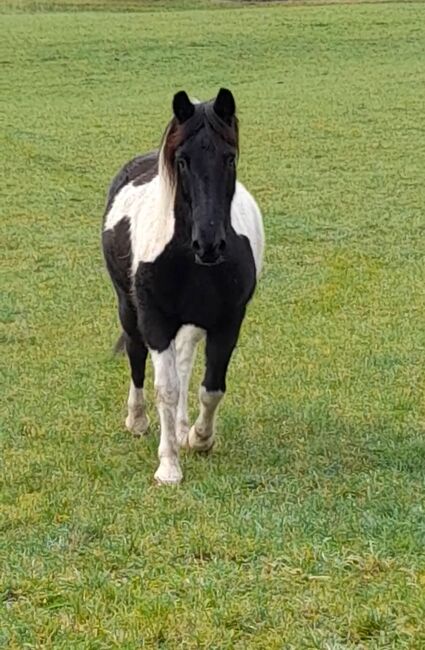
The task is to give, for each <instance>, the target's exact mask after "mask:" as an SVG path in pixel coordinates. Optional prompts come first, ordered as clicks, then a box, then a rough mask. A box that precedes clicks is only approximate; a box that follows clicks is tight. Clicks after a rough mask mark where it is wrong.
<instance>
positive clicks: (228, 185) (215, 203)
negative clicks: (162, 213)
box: [173, 90, 237, 265]
mask: <svg viewBox="0 0 425 650" xmlns="http://www.w3.org/2000/svg"><path fill="white" fill-rule="evenodd" d="M173 108H174V114H175V116H176V118H177V120H178V121H179V122H180V123H181V120H184V118H185V117H186V119H190V117H192V116H194V124H195V128H194V130H193V133H191V134H190V137H188V138H186V139H184V140H183V141H182V142H181V144H180V145H179V146H178V148H177V149H176V153H175V160H174V164H175V173H176V178H177V184H178V188H179V193H180V196H181V197H182V198H183V201H184V208H185V212H186V214H187V215H188V217H189V219H190V223H191V231H192V232H191V238H192V248H193V250H194V253H195V260H196V262H197V263H199V264H208V265H213V264H219V263H220V262H222V261H224V259H225V249H226V238H227V233H228V231H229V227H230V209H231V204H232V198H233V195H234V192H235V183H236V155H237V132H236V131H237V126H236V118H235V102H234V99H233V96H232V94H231V92H230V91H228V90H221V91H220V92H219V94H218V96H217V98H216V100H215V102H214V104H212V105H207V106H203V105H199V106H196V107H195V106H193V104H191V102H190V100H189V98H188V97H187V95H186V93H178V94H177V95H176V96H175V98H174V102H173ZM196 111H198V112H199V115H196V114H195V113H196ZM201 111H202V113H201ZM207 111H210V112H209V114H208V113H207ZM212 111H214V115H211V112H212ZM194 114H195V115H194ZM208 115H209V117H208ZM187 116H189V117H187ZM217 117H218V118H219V120H220V122H219V120H217ZM201 118H202V119H201ZM209 118H210V119H209ZM214 120H217V124H220V123H221V129H216V128H214ZM232 129H234V130H235V133H233V136H234V137H228V138H226V137H223V133H226V132H227V130H228V132H229V135H231V134H232ZM220 130H221V131H222V133H220Z"/></svg>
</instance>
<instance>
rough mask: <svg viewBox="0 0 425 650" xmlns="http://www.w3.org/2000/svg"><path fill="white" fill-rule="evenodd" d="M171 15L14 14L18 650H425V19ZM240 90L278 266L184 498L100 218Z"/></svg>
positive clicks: (11, 509)
mask: <svg viewBox="0 0 425 650" xmlns="http://www.w3.org/2000/svg"><path fill="white" fill-rule="evenodd" d="M79 4H81V8H79V7H78V5H79ZM135 4H136V3H135V2H129V6H130V8H131V9H133V10H134V5H135ZM157 4H158V5H159V6H156V5H155V3H153V2H152V3H150V4H148V3H147V4H146V5H144V6H143V7H142V9H143V10H141V11H132V12H131V13H126V12H125V11H121V10H120V9H124V8H125V6H126V2H125V1H124V0H123V1H122V2H121V3H120V2H117V1H115V2H111V3H110V7H109V8H108V2H107V1H106V0H105V2H102V3H100V2H99V3H96V2H93V3H92V6H91V5H90V3H89V2H77V1H76V2H73V3H71V2H69V3H63V5H60V3H58V2H56V3H55V2H53V1H52V2H44V3H43V2H36V1H34V2H31V1H27V2H17V1H16V2H9V3H7V2H6V3H3V4H2V8H1V10H0V12H1V13H0V35H1V38H0V65H1V98H0V103H1V111H0V112H1V114H2V120H1V121H2V128H1V133H0V139H1V154H2V158H3V166H2V169H3V171H2V177H1V178H2V182H1V189H0V194H1V201H0V215H1V220H0V229H1V243H2V255H1V257H2V280H1V285H2V286H1V292H2V299H1V346H2V350H1V363H2V389H1V393H2V416H1V424H0V435H1V453H0V464H1V473H0V477H1V490H0V503H1V506H0V508H1V509H0V517H1V519H0V527H1V534H0V562H1V564H0V581H1V584H0V598H1V600H0V647H2V648H3V647H4V648H13V649H15V648H16V649H18V648H63V649H69V648H86V649H87V650H88V649H90V650H91V649H109V648H126V649H133V648H166V649H169V650H174V649H175V648H186V649H188V650H189V649H192V648H211V649H217V650H218V649H220V650H221V649H226V648H228V649H230V648H239V649H241V650H242V649H245V648H258V649H266V648H267V649H268V650H273V649H276V650H277V649H284V648H285V649H288V650H289V649H294V650H304V649H305V648H320V649H323V650H348V649H366V648H367V649H375V648H376V649H378V648H382V649H384V648H385V649H388V648H394V649H397V650H400V649H404V648H409V649H417V650H420V649H423V648H424V647H425V471H424V470H425V438H424V436H425V374H424V371H425V362H424V361H425V265H424V252H425V246H424V235H425V226H424V223H425V221H424V206H425V184H424V178H423V171H424V169H425V132H424V127H423V107H424V103H425V49H424V47H423V43H424V42H425V7H424V5H423V4H422V3H419V2H418V3H415V2H412V3H397V2H395V3H392V4H364V5H362V4H355V3H351V4H349V5H340V6H288V7H286V6H283V5H279V4H275V5H270V6H268V5H265V4H263V5H260V4H258V5H252V6H243V7H240V6H239V5H240V3H236V2H233V3H232V2H227V3H226V2H224V1H223V2H221V3H219V2H217V3H214V2H210V3H208V2H201V3H195V2H181V3H179V2H175V3H163V2H162V3H161V2H159V3H157ZM63 9H66V11H64V10H63ZM162 9H166V11H163V10H162ZM220 86H227V87H229V88H231V89H232V91H233V92H234V94H235V97H236V101H237V104H238V113H239V118H240V132H241V158H240V163H239V171H238V175H239V178H240V179H241V180H242V181H243V182H244V183H245V184H246V185H247V187H248V188H249V189H250V190H251V191H252V192H253V194H254V196H255V197H256V199H257V200H258V202H259V204H260V206H261V208H262V211H263V215H264V222H265V230H266V259H265V268H264V272H263V276H262V279H261V282H260V284H259V287H258V291H257V293H256V296H255V298H254V300H253V302H252V304H251V305H250V308H249V310H248V316H247V319H246V321H245V323H244V326H243V329H242V334H241V338H240V341H239V345H238V349H237V351H236V352H235V355H234V357H233V361H232V363H231V366H230V371H229V375H228V392H227V395H226V397H225V399H224V400H223V403H222V406H221V410H220V415H219V420H218V442H217V445H216V447H215V450H214V452H213V454H212V455H210V456H196V455H193V454H183V457H182V468H183V471H184V475H185V481H184V482H183V484H182V485H181V487H179V488H176V489H172V488H171V489H167V488H158V487H157V486H156V485H155V484H154V482H153V480H152V476H153V473H154V470H155V467H156V463H157V458H156V450H157V441H156V436H157V433H158V419H157V415H156V409H155V406H154V402H153V391H152V372H151V367H150V364H149V366H148V367H149V372H148V382H147V395H148V398H149V414H150V417H151V421H152V433H151V435H150V437H148V438H146V439H142V440H137V439H134V438H132V437H131V435H130V434H128V432H127V431H126V430H125V428H124V416H125V401H126V398H127V389H128V370H127V364H126V360H125V359H124V358H122V357H118V358H114V357H113V355H112V346H113V343H114V341H115V339H116V337H117V335H118V332H119V326H118V322H117V316H116V306H115V297H114V295H113V292H112V289H111V286H110V283H109V280H108V278H107V275H106V272H105V270H104V264H103V260H102V256H101V252H100V223H101V215H102V211H103V207H104V201H105V195H106V188H107V186H108V183H109V181H110V179H111V178H112V176H113V174H114V173H115V171H116V170H117V169H118V168H119V167H120V165H121V164H122V163H123V162H125V161H126V160H128V159H129V158H131V157H132V156H133V155H135V154H137V153H139V152H143V151H146V150H149V149H150V148H153V147H154V146H156V145H157V144H158V143H159V139H160V137H161V135H162V131H163V129H164V127H165V125H166V123H167V121H168V119H169V117H170V102H171V98H172V95H173V93H174V92H175V91H177V90H179V89H181V88H184V89H186V90H187V91H188V92H189V93H190V94H191V95H192V96H198V97H201V98H208V97H210V96H213V95H214V94H215V93H216V92H217V90H218V88H219V87H220ZM200 362H201V359H198V363H197V367H196V370H195V376H194V381H193V390H192V402H191V406H192V408H191V412H192V416H193V417H194V416H195V412H196V408H197V399H196V392H197V385H198V383H199V380H200V377H201V363H200Z"/></svg>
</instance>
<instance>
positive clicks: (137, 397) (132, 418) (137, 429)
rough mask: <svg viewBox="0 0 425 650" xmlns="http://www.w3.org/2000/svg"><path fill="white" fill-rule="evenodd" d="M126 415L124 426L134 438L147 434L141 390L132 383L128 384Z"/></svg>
mask: <svg viewBox="0 0 425 650" xmlns="http://www.w3.org/2000/svg"><path fill="white" fill-rule="evenodd" d="M127 405H128V415H127V417H126V419H125V426H126V427H127V429H128V430H129V431H131V432H132V433H133V434H134V435H135V436H142V435H143V434H144V433H146V432H147V430H148V427H149V419H148V416H147V415H146V407H145V396H144V392H143V388H136V386H135V385H134V384H133V382H132V381H131V382H130V391H129V393H128V402H127Z"/></svg>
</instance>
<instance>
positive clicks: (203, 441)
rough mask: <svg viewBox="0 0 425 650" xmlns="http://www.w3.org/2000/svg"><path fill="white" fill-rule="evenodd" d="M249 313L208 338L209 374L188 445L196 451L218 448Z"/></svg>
mask: <svg viewBox="0 0 425 650" xmlns="http://www.w3.org/2000/svg"><path fill="white" fill-rule="evenodd" d="M244 313H245V310H243V312H242V313H240V314H238V315H236V316H235V317H234V318H233V319H231V320H230V321H229V322H227V323H226V326H225V327H224V326H223V327H222V328H220V329H218V330H216V331H213V332H208V334H207V345H206V371H205V376H204V380H203V382H202V385H201V387H200V389H199V403H200V410H199V416H198V418H197V420H196V422H195V424H194V425H193V427H192V428H191V429H190V432H189V439H188V444H189V447H190V448H191V449H194V450H196V451H209V450H210V449H211V447H212V446H213V444H214V437H215V419H216V414H217V408H218V405H219V403H220V401H221V399H222V397H223V395H224V393H225V391H226V373H227V367H228V365H229V361H230V357H231V356H232V352H233V350H234V347H235V345H236V342H237V340H238V336H239V330H240V327H241V323H242V320H243V317H244Z"/></svg>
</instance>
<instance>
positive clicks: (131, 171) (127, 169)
mask: <svg viewBox="0 0 425 650" xmlns="http://www.w3.org/2000/svg"><path fill="white" fill-rule="evenodd" d="M157 174H158V151H150V152H149V153H146V154H143V155H140V156H136V157H135V158H132V159H131V160H129V161H128V162H127V163H126V164H125V165H124V166H123V167H122V168H121V169H120V170H119V172H118V173H117V174H116V175H115V176H114V178H113V179H112V182H111V184H110V186H109V190H108V198H107V202H106V210H105V216H106V215H107V214H108V212H109V211H110V209H111V207H112V204H113V202H114V200H115V197H116V196H117V195H118V194H119V192H120V191H121V190H122V189H123V187H125V186H126V185H128V183H131V182H133V184H134V185H145V184H146V183H149V182H150V181H151V180H152V179H153V178H154V177H155V176H156V175H157Z"/></svg>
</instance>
